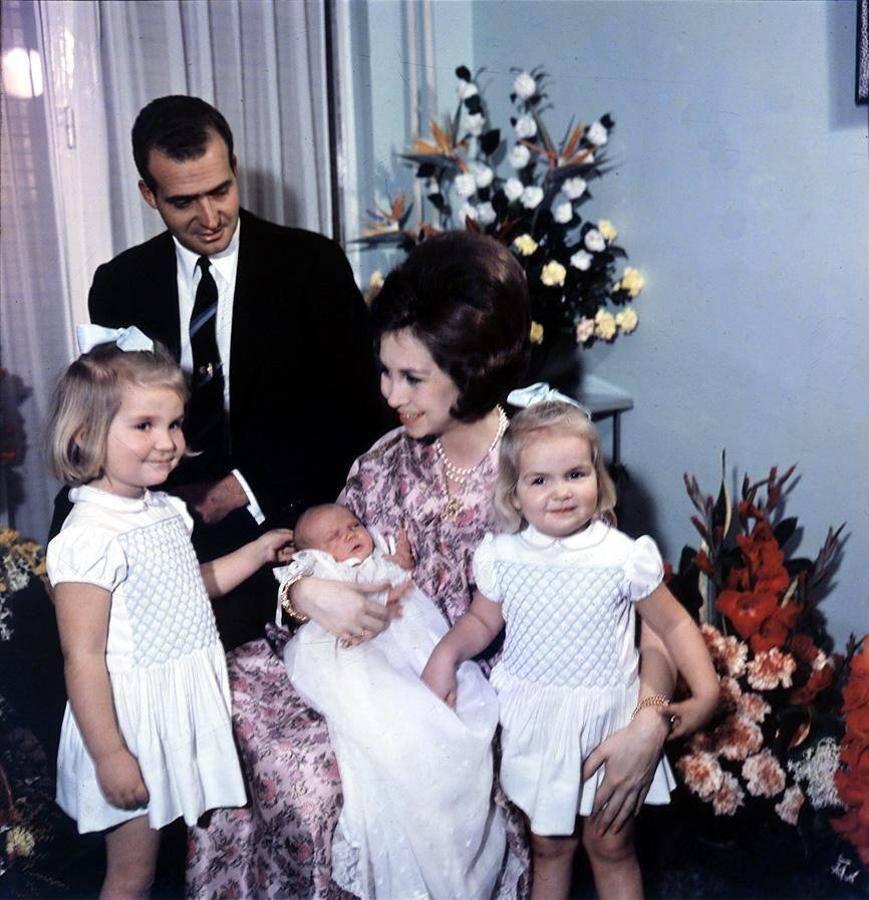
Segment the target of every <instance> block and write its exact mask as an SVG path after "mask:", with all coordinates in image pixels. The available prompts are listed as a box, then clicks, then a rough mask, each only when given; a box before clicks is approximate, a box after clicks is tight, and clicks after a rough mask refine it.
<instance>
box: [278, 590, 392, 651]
mask: <svg viewBox="0 0 869 900" xmlns="http://www.w3.org/2000/svg"><path fill="white" fill-rule="evenodd" d="M389 588H390V585H389V582H388V581H384V582H382V583H381V584H347V582H344V581H327V580H326V579H324V578H315V577H313V576H311V577H307V578H302V579H300V580H299V581H297V582H296V583H295V584H294V585H293V586H292V587H291V588H290V591H291V594H290V597H291V600H292V603H293V607H294V608H295V609H296V610H298V611H299V612H300V613H302V614H303V615H306V616H309V617H310V618H312V619H313V620H314V621H315V622H316V623H317V624H318V625H322V626H323V628H325V629H326V631H328V632H329V633H330V634H334V635H335V636H336V637H338V638H340V639H341V640H342V641H344V642H345V643H346V644H347V645H350V644H358V643H361V642H362V641H366V640H368V639H369V638H372V637H374V636H375V635H377V634H380V632H381V631H383V629H384V628H386V626H387V625H389V623H390V621H391V620H392V618H393V616H394V615H396V614H397V612H399V611H400V601H399V600H398V599H397V598H396V599H395V600H394V602H393V603H392V604H390V605H387V606H384V605H383V604H382V603H380V602H379V601H378V600H376V599H371V597H372V595H376V594H379V593H381V592H382V591H385V590H388V589H389Z"/></svg>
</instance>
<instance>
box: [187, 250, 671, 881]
mask: <svg viewBox="0 0 869 900" xmlns="http://www.w3.org/2000/svg"><path fill="white" fill-rule="evenodd" d="M372 315H373V319H374V328H375V333H376V335H378V340H379V345H380V346H379V352H380V360H381V365H382V368H383V373H382V376H381V390H382V392H383V395H384V397H385V398H386V400H387V402H388V403H389V405H390V406H391V407H392V408H393V409H394V410H395V411H396V413H397V414H398V417H399V421H400V422H401V427H399V428H397V429H396V430H394V431H392V432H390V433H389V434H387V435H385V436H384V437H383V438H381V439H380V440H379V441H378V442H377V443H376V444H375V445H374V447H372V448H371V450H369V451H368V452H367V453H366V454H364V455H363V456H362V457H360V459H359V460H357V462H356V463H355V464H354V466H353V468H352V470H351V473H350V476H349V478H348V481H347V485H346V487H345V490H344V492H343V494H342V498H341V500H342V502H344V503H345V504H346V505H347V506H349V507H350V509H352V510H353V512H354V513H355V514H356V515H357V516H358V517H359V518H360V519H361V521H362V522H363V523H364V524H365V525H366V526H374V527H376V528H377V529H378V530H379V531H380V532H381V533H384V534H392V535H395V536H397V535H398V534H399V533H400V532H401V531H404V533H405V534H406V535H407V538H408V541H409V544H410V548H411V551H412V553H413V557H414V581H415V582H416V584H417V585H418V586H419V588H420V589H421V590H422V591H423V593H425V594H427V595H428V596H430V597H432V599H434V600H435V602H436V603H437V604H438V605H439V606H440V609H441V611H442V612H443V614H444V616H445V618H446V619H447V620H448V622H449V623H450V624H451V625H452V624H453V623H454V622H455V621H456V619H457V618H458V617H459V616H461V615H462V614H463V613H464V612H465V611H466V610H467V608H468V606H469V604H470V600H471V597H472V594H473V587H474V585H473V581H472V574H471V558H472V555H473V552H474V550H475V548H476V547H477V545H478V543H479V542H480V541H481V540H482V537H483V534H484V533H485V532H486V531H487V530H489V529H491V527H492V521H491V513H490V498H491V495H492V490H493V487H494V481H495V472H496V463H497V454H498V445H499V443H500V437H501V435H502V434H503V430H504V428H505V426H506V418H505V416H504V412H503V410H502V409H501V408H500V406H498V405H497V404H498V400H499V399H500V398H502V397H504V396H505V395H506V393H507V392H508V391H509V389H510V388H512V387H514V386H515V384H516V382H517V380H518V378H519V377H520V376H521V372H522V369H523V367H524V364H525V359H526V355H527V348H528V334H529V328H530V320H529V313H528V296H527V287H526V284H525V277H524V274H523V272H522V270H521V267H520V266H519V265H518V264H517V263H516V261H515V260H514V259H513V257H512V255H511V254H510V253H509V251H507V250H506V249H505V248H504V247H502V246H501V245H499V244H497V243H496V242H495V241H493V240H491V239H489V238H486V237H482V236H480V235H473V234H470V233H467V232H455V233H451V234H447V235H443V236H440V237H438V238H435V239H431V240H429V241H427V242H425V243H424V244H422V245H420V246H419V247H417V248H416V249H415V250H414V251H413V252H412V253H411V254H410V255H409V256H408V258H407V260H406V261H405V262H404V264H403V265H402V266H400V267H399V268H398V269H396V270H395V271H394V272H392V273H391V274H390V275H389V277H388V278H387V280H386V282H385V284H384V287H383V289H382V291H381V293H380V295H379V296H378V297H377V299H376V300H375V303H374V306H373V309H372ZM292 600H293V603H294V605H295V608H296V610H297V611H298V612H299V613H300V614H304V615H309V616H311V618H313V619H315V620H316V621H317V622H319V623H320V624H321V625H322V626H323V627H325V628H327V629H328V630H329V631H330V632H332V633H333V634H335V635H336V636H337V637H339V638H340V639H342V640H343V641H345V642H358V641H361V640H366V639H367V638H369V637H371V636H372V635H373V634H375V633H377V632H379V631H380V630H382V629H383V628H384V627H386V626H387V625H388V622H385V621H384V612H383V607H382V606H380V605H379V604H378V603H376V602H374V601H371V600H368V599H367V597H366V595H365V593H364V591H360V590H359V589H358V586H356V587H354V586H351V585H348V584H346V583H339V582H325V581H321V580H319V579H316V578H307V579H304V580H302V581H301V582H300V583H298V584H296V585H295V586H294V588H293V591H292ZM273 637H274V635H273ZM285 639H286V637H285V636H284V637H283V640H285ZM280 641H281V638H280V636H278V639H277V643H280ZM275 643H276V641H275V640H273V641H272V644H275ZM278 649H280V647H279V648H278ZM647 658H648V662H647V665H646V670H645V671H644V673H643V687H642V688H641V690H644V691H646V693H655V692H661V691H667V690H669V687H670V686H671V681H672V675H671V673H670V670H669V667H668V666H667V665H665V664H658V660H660V659H662V657H660V655H659V654H657V653H654V654H652V653H648V654H644V659H647ZM653 659H654V660H655V662H654V663H652V660H653ZM228 664H229V673H230V682H231V687H232V694H233V718H234V723H235V728H236V735H237V739H238V743H239V746H240V749H241V755H242V763H243V766H244V769H245V772H246V775H247V780H248V786H249V790H250V793H251V802H250V805H249V807H246V808H243V809H231V810H217V811H215V812H213V813H212V814H211V817H210V819H209V820H208V821H206V822H203V823H200V827H197V828H194V829H192V830H191V842H190V848H189V853H188V867H187V879H188V883H187V893H188V896H191V897H214V896H220V897H228V896H232V897H245V896H249V897H294V898H295V897H318V898H329V897H341V896H342V891H341V890H340V889H339V888H338V887H337V885H335V884H334V882H332V881H331V879H330V870H331V839H332V833H333V831H334V828H335V825H336V823H337V820H338V816H339V813H340V808H341V784H340V775H339V772H338V769H337V764H336V762H335V757H334V755H333V753H332V749H331V746H330V744H329V737H328V730H327V727H326V723H325V721H324V720H323V719H322V718H321V717H320V716H318V715H317V714H316V713H315V712H313V711H312V710H311V709H309V708H307V707H306V706H305V704H304V703H303V702H302V700H301V699H300V698H299V696H298V694H297V693H296V691H295V690H294V689H293V687H292V685H291V684H290V682H289V680H288V678H287V676H286V671H285V669H284V666H283V663H282V660H281V658H280V653H279V652H278V653H275V652H274V650H273V648H272V647H271V646H270V645H269V643H267V642H266V641H256V642H253V643H250V644H246V645H244V646H242V647H240V648H238V649H237V650H235V651H233V652H232V653H230V654H228ZM484 669H485V670H486V671H488V665H487V664H486V663H484ZM641 696H642V695H641ZM658 718H659V717H656V720H657V719H658ZM641 720H642V717H638V721H637V722H636V723H633V724H632V725H631V726H629V729H630V733H628V732H629V729H624V731H623V732H620V733H618V734H616V735H614V736H613V738H611V739H610V741H611V743H610V744H608V745H602V746H601V748H599V761H606V763H607V768H608V772H607V783H605V785H604V786H603V787H602V790H601V798H602V799H601V803H603V801H604V799H606V798H607V797H608V798H609V799H610V802H609V803H608V804H607V809H606V810H604V811H603V813H602V814H601V817H600V821H601V824H602V827H606V826H608V825H609V824H610V823H611V822H612V821H613V820H615V822H616V825H618V823H619V821H620V820H621V815H622V813H621V809H622V807H624V809H625V810H626V812H625V814H624V815H625V817H626V816H627V810H628V808H631V809H632V808H633V806H634V805H635V804H636V803H637V801H638V800H639V801H640V802H641V800H642V796H644V794H645V790H646V789H648V784H649V783H650V780H651V773H652V771H653V770H654V767H655V764H656V763H657V759H658V757H659V755H660V750H661V745H662V743H663V740H664V737H665V734H664V733H662V731H661V729H660V727H659V726H658V725H656V724H655V723H654V722H653V721H652V720H651V717H650V718H649V720H648V721H645V720H642V721H641ZM520 821H521V820H520V817H518V816H515V815H513V816H511V817H510V823H511V825H510V826H509V842H510V851H511V852H510V853H509V854H508V859H507V861H506V863H505V869H504V872H503V873H502V876H501V884H500V890H499V894H500V895H502V896H514V895H515V896H523V895H525V894H526V893H527V890H528V884H529V879H528V878H527V877H526V876H527V867H528V850H527V843H526V838H525V835H524V834H523V833H522V831H521V826H520V824H519V823H520Z"/></svg>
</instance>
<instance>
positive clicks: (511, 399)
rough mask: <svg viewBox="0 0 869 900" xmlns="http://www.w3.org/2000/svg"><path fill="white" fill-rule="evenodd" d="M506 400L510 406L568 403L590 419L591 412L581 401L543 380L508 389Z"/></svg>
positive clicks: (524, 406)
mask: <svg viewBox="0 0 869 900" xmlns="http://www.w3.org/2000/svg"><path fill="white" fill-rule="evenodd" d="M507 402H508V403H509V404H510V405H511V406H521V407H523V408H527V407H529V406H534V404H535V403H551V402H558V403H569V404H570V405H571V406H575V407H576V408H577V409H581V410H582V411H583V412H584V413H585V414H586V415H587V416H588V419H589V421H591V413H590V412H589V411H588V410H587V409H586V408H585V407H584V406H583V405H582V404H581V403H578V402H577V401H576V400H574V399H573V397H568V396H567V394H562V393H561V391H557V390H555V388H553V387H550V386H549V385H548V384H547V383H546V382H545V381H538V382H535V383H534V384H529V385H528V387H524V388H517V389H516V390H515V391H510V393H509V394H507Z"/></svg>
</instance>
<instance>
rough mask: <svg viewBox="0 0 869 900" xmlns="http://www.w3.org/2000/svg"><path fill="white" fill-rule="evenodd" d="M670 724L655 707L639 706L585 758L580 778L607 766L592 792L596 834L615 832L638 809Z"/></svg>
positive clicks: (643, 798) (593, 822)
mask: <svg viewBox="0 0 869 900" xmlns="http://www.w3.org/2000/svg"><path fill="white" fill-rule="evenodd" d="M668 731H669V726H668V722H667V718H665V717H664V716H662V715H661V712H660V711H659V710H658V709H656V708H654V707H649V708H647V709H641V710H640V711H639V712H638V713H637V715H636V716H635V718H634V720H633V721H632V722H630V723H629V724H628V725H626V726H625V727H624V728H622V729H620V730H619V731H617V732H615V734H611V735H610V736H609V737H608V738H606V740H604V741H603V742H602V743H601V744H600V745H599V746H598V747H596V748H595V749H594V750H593V751H592V752H591V753H590V754H589V756H588V758H587V759H586V761H585V763H584V765H583V767H582V777H583V779H588V778H591V776H592V775H594V773H595V772H596V771H597V770H598V769H599V768H600V767H601V766H602V765H605V766H606V771H605V773H604V778H603V781H602V782H601V785H600V787H599V788H598V790H597V791H596V792H595V795H594V808H593V809H592V813H591V822H592V824H593V826H594V828H595V829H596V830H597V832H598V834H601V835H602V834H605V833H606V832H607V831H609V830H610V829H612V831H613V833H614V834H616V833H618V832H619V831H620V830H621V829H622V828H623V827H624V825H625V823H626V822H627V821H628V820H629V819H630V818H631V817H632V816H634V815H636V813H638V812H639V810H640V807H641V806H642V805H643V801H644V800H645V799H646V794H648V792H649V787H650V786H651V784H652V777H653V776H654V774H655V769H656V768H657V766H658V761H659V760H660V758H661V751H662V749H663V746H664V741H665V740H666V739H667V734H668Z"/></svg>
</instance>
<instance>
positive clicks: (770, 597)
mask: <svg viewBox="0 0 869 900" xmlns="http://www.w3.org/2000/svg"><path fill="white" fill-rule="evenodd" d="M715 608H716V609H717V610H718V611H719V612H720V613H722V614H723V615H725V616H727V618H728V619H730V621H731V622H732V623H733V627H734V628H735V629H736V630H737V632H738V633H739V635H740V637H742V638H748V637H750V636H751V635H753V634H754V633H755V632H756V631H757V630H758V628H760V625H761V623H762V622H763V621H764V619H768V618H769V617H770V616H771V615H772V614H773V613H774V612H775V610H776V609H777V608H778V599H777V598H776V595H775V594H770V593H767V592H765V591H753V592H752V591H732V590H726V591H722V592H721V593H720V594H719V595H718V599H717V600H716V601H715Z"/></svg>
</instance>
